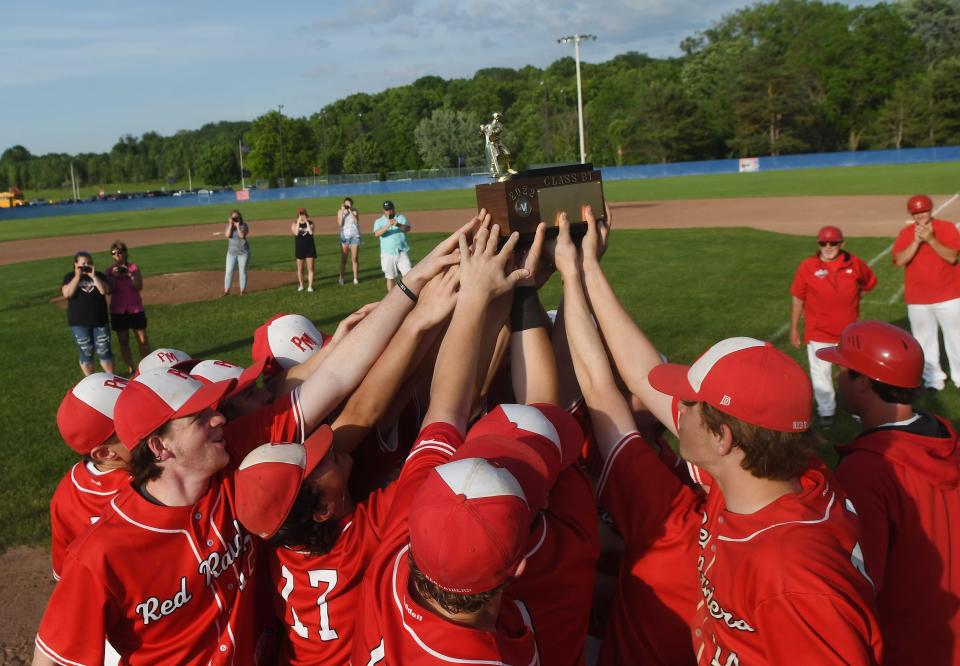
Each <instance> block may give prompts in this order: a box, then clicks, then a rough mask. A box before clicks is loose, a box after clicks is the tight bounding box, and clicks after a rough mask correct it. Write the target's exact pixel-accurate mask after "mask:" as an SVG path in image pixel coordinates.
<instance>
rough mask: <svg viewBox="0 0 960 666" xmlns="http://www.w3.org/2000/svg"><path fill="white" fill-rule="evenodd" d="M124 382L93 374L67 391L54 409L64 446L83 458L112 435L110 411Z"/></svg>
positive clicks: (124, 384)
mask: <svg viewBox="0 0 960 666" xmlns="http://www.w3.org/2000/svg"><path fill="white" fill-rule="evenodd" d="M128 381H129V380H128V379H125V378H124V377H118V376H116V375H112V374H109V373H106V372H97V373H94V374H92V375H89V376H87V377H84V378H83V379H82V380H80V382H79V383H77V385H76V386H74V387H73V388H72V389H70V390H69V391H67V394H66V395H65V396H64V397H63V400H62V401H61V402H60V408H59V409H58V410H57V428H59V429H60V436H61V437H63V441H65V442H66V443H67V446H69V447H70V448H71V449H73V450H74V451H76V452H77V453H79V454H80V455H86V454H87V453H90V452H91V451H92V450H93V449H95V448H97V447H98V446H100V445H101V444H103V443H104V442H106V441H107V440H108V439H110V436H111V435H113V433H114V432H116V428H115V426H114V424H113V409H114V407H115V406H116V404H117V398H119V397H120V393H121V392H122V391H123V389H124V387H126V385H127V382H128Z"/></svg>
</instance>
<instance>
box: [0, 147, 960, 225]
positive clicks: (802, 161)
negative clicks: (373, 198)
mask: <svg viewBox="0 0 960 666" xmlns="http://www.w3.org/2000/svg"><path fill="white" fill-rule="evenodd" d="M921 162H960V146H945V147H942V148H906V149H902V150H870V151H860V152H842V153H815V154H807V155H784V156H781V157H760V158H757V166H758V168H757V171H782V170H789V169H817V168H828V167H846V166H873V165H881V164H917V163H921ZM602 169H603V179H604V180H607V181H612V180H638V179H644V178H670V177H674V176H706V175H712V174H723V173H739V172H740V160H739V159H729V160H704V161H700V162H674V163H670V164H635V165H632V166H621V167H602ZM488 182H490V180H489V178H486V177H485V176H460V177H448V178H423V179H414V180H387V181H372V182H357V183H342V184H336V185H306V186H300V187H286V188H273V189H256V190H250V192H249V194H250V199H249V200H250V201H282V200H286V199H290V200H299V199H311V198H316V197H328V196H334V197H340V196H348V195H357V194H377V195H388V194H398V193H403V192H424V191H431V190H459V189H465V188H469V187H473V186H474V185H480V184H482V183H488ZM238 203H243V202H238V201H237V199H236V194H235V193H233V192H214V193H212V194H205V195H196V194H194V195H188V196H182V197H156V198H146V197H144V198H140V199H122V200H118V201H93V202H85V203H77V204H58V205H48V206H20V207H18V208H10V209H0V221H2V220H23V219H29V218H36V217H54V216H59V215H80V214H84V213H120V212H127V211H131V212H132V211H139V210H150V209H155V208H184V207H187V206H208V205H211V204H224V205H231V204H233V205H236V204H238Z"/></svg>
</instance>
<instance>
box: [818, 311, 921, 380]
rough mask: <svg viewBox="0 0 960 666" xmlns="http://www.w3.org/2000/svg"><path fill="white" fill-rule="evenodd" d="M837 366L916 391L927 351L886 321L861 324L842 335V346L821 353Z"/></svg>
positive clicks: (856, 324)
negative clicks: (924, 354)
mask: <svg viewBox="0 0 960 666" xmlns="http://www.w3.org/2000/svg"><path fill="white" fill-rule="evenodd" d="M817 356H818V357H820V358H822V359H823V360H824V361H830V362H831V363H836V364H837V365H841V366H843V367H845V368H849V369H850V370H854V371H856V372H859V373H860V374H861V375H865V376H867V377H869V378H870V379H875V380H877V381H878V382H883V383H884V384H890V385H891V386H900V387H902V388H916V387H918V386H920V381H921V377H922V375H923V349H921V348H920V343H919V342H917V341H916V340H915V339H914V337H913V336H912V335H910V334H909V333H907V332H906V331H905V330H903V329H902V328H898V327H897V326H894V325H893V324H888V323H887V322H885V321H857V322H854V323H852V324H850V325H849V326H847V327H846V328H845V329H843V333H841V334H840V344H838V345H837V346H836V347H825V348H824V349H821V350H819V351H817Z"/></svg>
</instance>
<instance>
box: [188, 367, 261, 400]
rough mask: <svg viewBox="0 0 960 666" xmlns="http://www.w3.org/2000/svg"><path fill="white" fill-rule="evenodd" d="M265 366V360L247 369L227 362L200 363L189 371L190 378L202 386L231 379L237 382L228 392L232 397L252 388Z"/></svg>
mask: <svg viewBox="0 0 960 666" xmlns="http://www.w3.org/2000/svg"><path fill="white" fill-rule="evenodd" d="M266 364H267V359H265V358H262V359H260V360H259V361H254V362H253V364H252V365H251V366H250V367H248V368H242V367H240V366H239V365H234V364H233V363H230V362H229V361H214V360H209V359H208V360H206V361H200V362H199V363H197V364H196V365H195V366H193V368H191V369H190V376H191V377H195V378H197V379H199V380H200V381H201V382H203V383H204V384H215V383H216V382H225V381H229V380H231V379H236V380H237V385H236V386H235V387H234V388H233V391H231V392H230V395H231V396H234V395H236V394H238V393H240V392H241V391H245V390H247V389H248V388H250V387H251V386H253V385H254V384H255V383H256V381H257V378H258V377H259V376H260V375H262V374H263V368H264V366H266Z"/></svg>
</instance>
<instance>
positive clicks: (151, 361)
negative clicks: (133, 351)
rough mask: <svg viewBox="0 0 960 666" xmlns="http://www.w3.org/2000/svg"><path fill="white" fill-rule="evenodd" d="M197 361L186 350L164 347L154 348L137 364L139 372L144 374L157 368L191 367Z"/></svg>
mask: <svg viewBox="0 0 960 666" xmlns="http://www.w3.org/2000/svg"><path fill="white" fill-rule="evenodd" d="M195 363H196V362H195V361H194V360H193V359H192V358H191V357H190V354H188V353H187V352H185V351H180V350H179V349H171V348H169V347H162V348H160V349H154V350H153V351H152V352H150V353H149V354H147V355H146V356H144V357H143V358H142V359H140V364H139V365H137V373H138V374H142V373H144V372H147V371H148V370H154V369H156V368H178V369H183V368H185V367H186V368H189V367H190V366H192V365H194V364H195Z"/></svg>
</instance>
